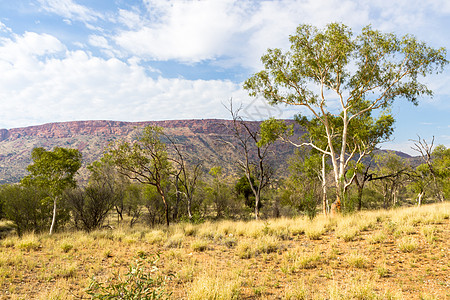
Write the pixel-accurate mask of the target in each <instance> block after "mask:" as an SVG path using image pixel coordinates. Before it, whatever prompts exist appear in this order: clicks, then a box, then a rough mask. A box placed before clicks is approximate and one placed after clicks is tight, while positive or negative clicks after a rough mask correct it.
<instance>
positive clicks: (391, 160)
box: [370, 152, 411, 209]
mask: <svg viewBox="0 0 450 300" xmlns="http://www.w3.org/2000/svg"><path fill="white" fill-rule="evenodd" d="M375 163H376V165H377V170H376V173H375V176H372V178H371V179H370V181H373V183H374V184H375V185H376V186H378V190H379V191H380V192H381V194H382V195H383V208H385V209H387V208H389V207H392V206H396V205H398V203H399V191H400V190H401V189H402V188H403V187H404V186H405V185H406V183H407V180H408V179H409V178H408V177H409V176H408V174H409V173H410V170H411V169H410V166H409V165H407V164H406V162H405V161H404V160H403V159H402V158H401V157H400V156H398V155H397V154H395V153H393V152H388V153H379V154H377V155H375Z"/></svg>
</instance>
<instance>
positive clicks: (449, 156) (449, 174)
mask: <svg viewBox="0 0 450 300" xmlns="http://www.w3.org/2000/svg"><path fill="white" fill-rule="evenodd" d="M433 168H434V170H435V172H436V175H437V178H438V183H439V185H440V188H441V189H442V193H443V198H445V199H449V198H450V148H446V147H445V146H444V145H438V146H436V148H434V151H433Z"/></svg>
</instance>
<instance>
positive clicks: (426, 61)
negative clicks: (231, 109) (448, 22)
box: [244, 23, 448, 201]
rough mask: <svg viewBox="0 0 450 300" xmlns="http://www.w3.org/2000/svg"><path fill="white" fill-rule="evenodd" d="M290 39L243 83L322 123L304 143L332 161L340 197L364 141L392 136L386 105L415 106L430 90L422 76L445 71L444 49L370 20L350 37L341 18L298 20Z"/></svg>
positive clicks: (366, 145) (366, 147)
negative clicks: (317, 22)
mask: <svg viewBox="0 0 450 300" xmlns="http://www.w3.org/2000/svg"><path fill="white" fill-rule="evenodd" d="M290 42H291V47H290V48H291V49H290V51H285V52H283V51H282V50H281V49H269V50H268V51H267V53H266V54H265V55H263V56H262V58H261V60H262V63H263V65H264V69H263V70H262V71H260V72H258V73H256V74H254V75H253V76H251V77H250V78H249V79H248V80H247V81H246V82H245V83H244V88H245V89H247V90H248V91H249V94H250V95H251V96H262V97H264V98H265V99H266V100H267V101H268V102H269V103H270V104H280V103H281V104H287V105H295V106H301V107H305V108H306V110H307V111H308V113H307V117H308V119H309V120H310V121H311V122H314V123H316V124H318V125H320V127H321V128H322V129H320V131H319V132H318V133H317V134H316V133H314V135H311V134H310V140H309V141H308V142H304V143H302V144H301V145H307V146H310V147H313V148H314V149H316V150H317V151H319V152H321V153H323V154H325V155H327V156H328V157H329V158H330V159H331V164H332V166H333V173H334V182H335V186H336V190H337V193H336V194H337V196H338V198H337V201H340V197H341V196H342V195H343V192H344V190H345V187H346V186H348V185H349V183H350V182H345V178H344V177H345V176H344V175H345V173H346V171H347V169H348V164H349V162H350V161H351V159H352V158H354V157H355V156H356V157H358V154H359V157H361V156H363V155H365V154H366V153H367V150H370V148H371V147H372V146H373V143H372V146H370V147H369V144H370V143H369V141H373V142H379V141H380V139H384V138H386V137H388V136H389V135H390V133H391V132H392V129H391V128H392V124H393V118H392V116H390V114H389V108H390V106H391V105H392V103H393V102H394V101H395V100H396V99H398V98H404V99H407V100H408V101H410V102H412V103H413V104H415V105H417V104H418V99H419V97H420V96H432V94H433V93H432V91H431V89H429V88H428V87H427V86H426V85H425V83H423V78H424V77H425V76H427V75H430V74H432V73H434V72H436V73H439V72H441V71H442V70H443V67H444V66H445V65H446V64H447V63H448V61H447V59H446V50H445V49H444V48H438V49H434V48H432V47H429V46H427V44H426V43H424V42H420V41H418V40H417V39H416V38H415V37H413V36H411V35H405V36H402V37H398V36H397V35H395V34H393V33H382V32H380V31H378V30H374V29H372V27H371V26H367V27H364V28H363V29H362V32H361V34H359V35H357V36H354V35H353V32H352V30H351V29H350V28H349V27H348V26H346V25H343V24H339V23H331V24H328V25H327V26H326V27H325V28H324V29H318V28H316V27H314V26H312V25H300V26H298V28H297V31H296V33H295V34H294V35H292V36H290ZM373 112H376V113H373ZM361 124H363V126H361ZM323 140H325V141H326V142H325V143H323V142H322V141H323ZM372 148H373V147H372Z"/></svg>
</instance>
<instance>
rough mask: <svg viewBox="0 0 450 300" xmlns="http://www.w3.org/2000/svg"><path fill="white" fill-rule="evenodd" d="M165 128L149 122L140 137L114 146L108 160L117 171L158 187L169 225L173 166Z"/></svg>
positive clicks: (107, 156)
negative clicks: (164, 132)
mask: <svg viewBox="0 0 450 300" xmlns="http://www.w3.org/2000/svg"><path fill="white" fill-rule="evenodd" d="M162 135H163V129H162V128H161V127H158V126H152V125H149V126H147V127H145V128H144V130H143V132H142V133H141V134H140V136H139V137H138V139H137V140H135V141H133V142H127V141H121V142H119V143H117V144H115V145H112V146H111V147H110V148H109V149H108V151H107V153H106V155H105V156H106V159H107V160H110V161H111V162H112V163H113V164H114V165H115V166H116V167H117V169H118V172H119V173H121V174H122V175H124V176H126V177H128V178H129V179H131V180H136V181H138V182H140V183H142V184H148V185H152V186H154V187H156V190H157V192H158V194H159V195H160V196H161V199H162V201H163V203H164V211H165V217H166V225H167V226H169V203H168V198H167V189H168V186H169V177H170V175H171V174H172V165H171V163H170V161H169V157H168V153H167V147H166V145H165V144H164V143H163V142H162V141H161V136H162Z"/></svg>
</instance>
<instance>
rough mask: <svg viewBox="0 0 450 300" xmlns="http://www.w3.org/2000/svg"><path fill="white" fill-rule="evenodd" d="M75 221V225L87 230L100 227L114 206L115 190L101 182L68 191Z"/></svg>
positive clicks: (67, 199)
mask: <svg viewBox="0 0 450 300" xmlns="http://www.w3.org/2000/svg"><path fill="white" fill-rule="evenodd" d="M64 198H65V200H66V201H67V203H68V206H69V208H70V210H71V211H72V215H73V218H74V221H75V227H77V228H79V229H83V230H86V231H92V230H94V229H97V228H100V227H101V226H102V225H103V221H104V220H105V218H106V217H107V215H108V213H109V212H110V211H111V209H112V208H113V207H114V204H115V195H114V194H113V191H112V190H111V189H109V188H108V187H106V186H104V185H100V182H98V183H93V184H90V185H89V186H87V187H84V188H80V189H75V190H70V191H67V192H66V193H65V195H64Z"/></svg>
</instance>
